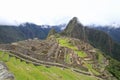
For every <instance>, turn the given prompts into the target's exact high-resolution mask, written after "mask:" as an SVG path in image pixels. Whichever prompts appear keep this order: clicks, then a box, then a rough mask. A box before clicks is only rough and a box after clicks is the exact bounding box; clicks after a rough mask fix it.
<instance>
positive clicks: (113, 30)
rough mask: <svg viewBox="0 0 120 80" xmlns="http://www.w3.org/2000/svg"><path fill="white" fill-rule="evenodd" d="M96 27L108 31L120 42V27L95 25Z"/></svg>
mask: <svg viewBox="0 0 120 80" xmlns="http://www.w3.org/2000/svg"><path fill="white" fill-rule="evenodd" d="M94 28H95V29H97V30H101V31H104V32H106V33H108V34H109V35H110V36H111V37H112V38H113V39H114V40H115V41H116V42H119V43H120V35H119V33H120V28H115V27H110V26H95V27H94Z"/></svg>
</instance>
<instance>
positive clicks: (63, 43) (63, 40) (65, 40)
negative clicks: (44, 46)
mask: <svg viewBox="0 0 120 80" xmlns="http://www.w3.org/2000/svg"><path fill="white" fill-rule="evenodd" d="M58 41H59V44H60V46H64V47H68V48H70V49H73V50H74V51H75V52H76V53H77V54H78V56H79V57H86V56H87V54H86V53H84V52H83V51H79V50H78V49H77V47H76V46H74V45H73V44H72V43H71V42H70V40H69V38H58Z"/></svg>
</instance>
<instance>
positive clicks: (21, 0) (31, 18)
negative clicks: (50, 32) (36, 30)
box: [0, 0, 120, 25]
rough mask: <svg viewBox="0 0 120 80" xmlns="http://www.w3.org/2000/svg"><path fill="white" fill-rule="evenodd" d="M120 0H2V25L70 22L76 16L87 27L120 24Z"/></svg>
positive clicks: (0, 5) (0, 17) (0, 21)
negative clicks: (90, 25) (89, 25)
mask: <svg viewBox="0 0 120 80" xmlns="http://www.w3.org/2000/svg"><path fill="white" fill-rule="evenodd" d="M119 3H120V0H60V1H57V0H42V1H41V0H0V10H1V13H0V24H10V25H18V24H20V23H24V22H32V23H35V24H38V25H44V24H48V25H56V24H62V23H68V21H69V20H70V19H71V18H72V17H74V16H76V17H78V18H79V20H80V22H82V23H83V24H84V25H88V24H93V23H94V24H101V25H104V24H111V23H114V22H115V23H117V24H119V23H120V22H119V21H120V15H119V14H120V10H119V7H120V5H119Z"/></svg>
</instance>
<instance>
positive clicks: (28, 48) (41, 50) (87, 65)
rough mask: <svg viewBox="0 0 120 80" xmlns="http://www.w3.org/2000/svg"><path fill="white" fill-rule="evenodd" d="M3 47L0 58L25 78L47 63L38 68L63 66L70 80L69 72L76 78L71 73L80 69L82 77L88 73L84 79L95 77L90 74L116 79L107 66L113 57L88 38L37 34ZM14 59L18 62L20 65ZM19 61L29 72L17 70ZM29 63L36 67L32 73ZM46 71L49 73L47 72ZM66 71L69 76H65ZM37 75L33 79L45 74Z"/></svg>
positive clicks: (109, 79) (100, 77) (98, 77)
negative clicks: (43, 36)
mask: <svg viewBox="0 0 120 80" xmlns="http://www.w3.org/2000/svg"><path fill="white" fill-rule="evenodd" d="M0 49H1V50H2V51H3V52H2V53H1V58H0V59H1V60H3V61H5V62H6V64H7V65H8V67H9V68H10V70H11V71H12V72H13V73H14V74H15V76H16V77H19V76H20V77H21V78H20V79H22V78H23V77H25V79H26V77H30V76H32V74H33V72H34V68H35V70H36V66H40V65H44V66H46V67H47V68H45V67H40V68H38V69H41V68H42V69H47V70H48V71H49V70H50V72H52V73H53V71H51V68H54V69H55V70H59V69H60V68H62V69H63V71H62V70H60V73H64V71H65V74H62V77H63V80H66V79H67V78H68V75H69V76H71V77H73V78H71V79H72V80H74V79H76V77H75V76H72V75H71V74H73V72H74V75H76V76H77V74H78V73H79V77H82V76H80V75H83V76H84V77H85V76H86V78H85V79H84V78H82V79H84V80H90V79H91V78H90V79H88V77H93V78H92V79H93V80H94V79H95V80H96V79H100V80H104V79H106V80H111V79H112V80H116V79H115V78H114V77H113V76H112V75H111V74H110V73H109V72H108V71H107V70H106V66H107V65H109V60H108V59H107V58H105V57H104V55H103V54H102V52H100V51H99V50H97V49H95V48H93V47H92V46H91V45H90V44H88V43H85V42H84V41H82V40H79V39H75V38H69V37H57V38H56V37H55V36H53V35H51V36H49V37H48V38H47V40H38V39H36V38H35V39H33V40H32V39H29V40H25V41H19V42H16V43H12V44H1V45H0ZM5 55H6V57H5ZM9 56H10V57H9ZM12 57H13V58H15V57H16V58H17V59H20V60H21V61H24V62H26V63H30V64H34V67H31V66H32V65H26V64H24V65H23V64H22V63H21V62H20V60H19V61H18V62H17V60H16V59H14V62H12V61H11V60H12V59H11V58H12ZM13 63H15V64H16V66H15V64H13ZM18 64H19V68H20V70H21V69H22V70H21V73H24V75H26V76H24V75H22V74H20V73H17V72H16V70H19V69H17V68H18V67H17V65H18ZM25 65H26V66H25ZM27 66H30V69H31V70H32V71H31V74H29V70H28V71H27V72H24V71H25V70H27ZM52 66H57V67H59V68H57V69H56V68H55V67H52ZM23 67H24V68H23ZM49 67H50V68H49ZM13 68H14V69H13ZM24 69H25V70H24ZM38 69H37V71H38ZM66 70H68V71H70V72H69V74H68V73H66V72H67V71H66ZM71 70H72V71H71ZM43 73H44V71H43ZM43 73H39V72H35V73H34V74H35V75H40V74H43ZM58 73H59V72H58ZM17 74H19V75H17ZM44 74H46V75H47V73H44ZM48 74H49V73H48ZM49 75H50V74H49ZM55 75H56V74H55ZM60 75H61V74H60ZM63 75H65V76H67V77H66V78H64V76H63ZM50 76H53V75H50ZM34 77H35V76H34V75H33V76H32V77H30V78H31V79H33V80H39V79H41V78H42V76H39V77H37V78H34ZM46 77H48V76H46ZM30 78H29V79H30ZM49 78H50V77H48V78H47V79H46V80H48V79H49ZM53 78H56V77H53ZM31 79H30V80H31ZM50 79H51V78H50ZM59 79H60V78H58V80H59ZM68 79H69V78H68ZM92 79H91V80H92ZM18 80H19V79H18ZM69 80H70V79H69ZM76 80H81V79H80V78H77V79H76Z"/></svg>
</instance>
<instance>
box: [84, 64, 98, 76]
mask: <svg viewBox="0 0 120 80" xmlns="http://www.w3.org/2000/svg"><path fill="white" fill-rule="evenodd" d="M85 66H86V67H87V68H88V69H89V71H90V72H92V73H93V74H94V75H100V73H99V72H97V71H96V70H95V69H93V67H92V64H89V63H87V62H85Z"/></svg>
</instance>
